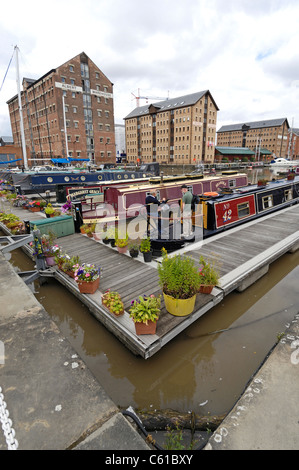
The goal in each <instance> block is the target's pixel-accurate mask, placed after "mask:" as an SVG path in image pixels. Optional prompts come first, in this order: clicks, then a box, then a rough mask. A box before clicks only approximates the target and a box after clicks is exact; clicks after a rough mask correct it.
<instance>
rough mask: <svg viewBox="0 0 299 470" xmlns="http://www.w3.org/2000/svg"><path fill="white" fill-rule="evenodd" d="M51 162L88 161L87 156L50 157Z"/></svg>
mask: <svg viewBox="0 0 299 470" xmlns="http://www.w3.org/2000/svg"><path fill="white" fill-rule="evenodd" d="M51 161H52V162H53V163H70V162H89V158H72V157H68V158H51Z"/></svg>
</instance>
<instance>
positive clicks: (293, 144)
mask: <svg viewBox="0 0 299 470" xmlns="http://www.w3.org/2000/svg"><path fill="white" fill-rule="evenodd" d="M288 157H289V159H290V160H299V129H297V128H296V129H294V128H293V129H290V131H289V139H288Z"/></svg>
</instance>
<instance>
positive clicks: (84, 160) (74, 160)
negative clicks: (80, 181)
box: [69, 157, 89, 162]
mask: <svg viewBox="0 0 299 470" xmlns="http://www.w3.org/2000/svg"><path fill="white" fill-rule="evenodd" d="M69 161H70V162H89V158H71V157H69Z"/></svg>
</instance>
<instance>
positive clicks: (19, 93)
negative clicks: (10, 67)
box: [15, 46, 28, 170]
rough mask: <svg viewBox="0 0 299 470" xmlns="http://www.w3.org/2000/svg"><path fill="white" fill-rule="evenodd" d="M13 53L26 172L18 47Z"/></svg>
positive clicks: (25, 160) (26, 168)
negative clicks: (14, 55)
mask: <svg viewBox="0 0 299 470" xmlns="http://www.w3.org/2000/svg"><path fill="white" fill-rule="evenodd" d="M15 51H16V69H17V86H18V99H19V112H20V128H21V140H22V150H23V157H24V167H25V170H28V164H27V154H26V143H25V133H24V122H23V111H22V100H21V90H20V75H19V55H18V53H19V48H18V46H15Z"/></svg>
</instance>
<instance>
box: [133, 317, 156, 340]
mask: <svg viewBox="0 0 299 470" xmlns="http://www.w3.org/2000/svg"><path fill="white" fill-rule="evenodd" d="M134 324H135V331H136V335H138V336H139V335H155V334H156V327H157V322H153V321H150V320H149V321H148V322H147V324H146V323H137V322H136V323H135V322H134Z"/></svg>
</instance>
